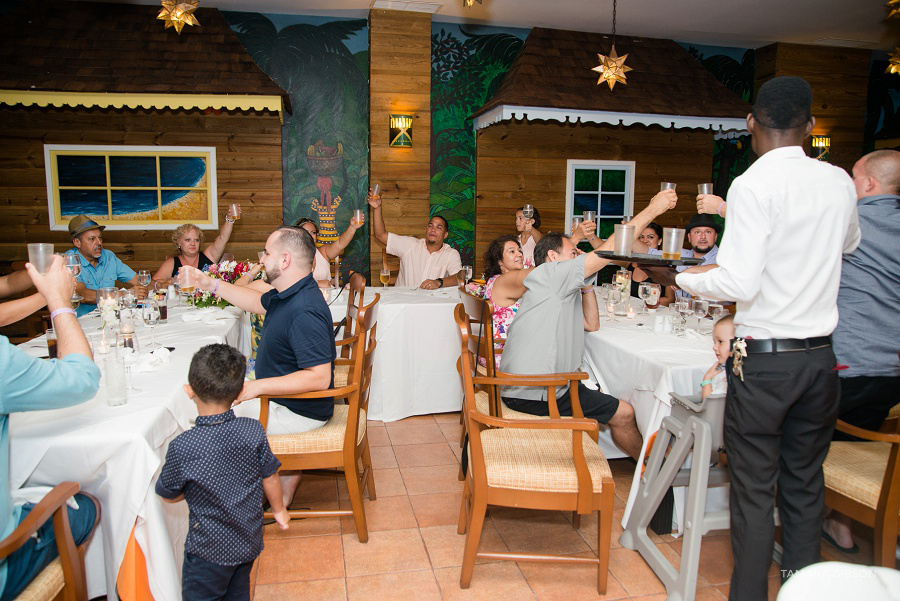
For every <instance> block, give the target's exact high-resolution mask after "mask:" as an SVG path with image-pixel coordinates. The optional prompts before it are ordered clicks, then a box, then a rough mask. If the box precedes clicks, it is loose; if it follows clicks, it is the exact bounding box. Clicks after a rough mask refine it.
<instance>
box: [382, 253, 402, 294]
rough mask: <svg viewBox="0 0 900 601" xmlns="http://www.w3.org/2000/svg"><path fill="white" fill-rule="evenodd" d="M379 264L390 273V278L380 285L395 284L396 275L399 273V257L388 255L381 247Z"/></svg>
mask: <svg viewBox="0 0 900 601" xmlns="http://www.w3.org/2000/svg"><path fill="white" fill-rule="evenodd" d="M381 266H382V267H383V268H384V269H387V270H388V271H390V273H391V279H389V280H388V283H387V284H382V286H385V285H387V286H394V285H396V284H397V276H398V275H400V257H397V256H395V255H389V254H388V252H387V249H386V248H382V249H381ZM379 281H380V280H379Z"/></svg>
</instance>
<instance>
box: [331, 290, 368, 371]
mask: <svg viewBox="0 0 900 601" xmlns="http://www.w3.org/2000/svg"><path fill="white" fill-rule="evenodd" d="M365 292H366V278H364V277H363V276H362V275H360V274H358V273H354V274H353V275H351V276H350V281H349V282H348V283H347V315H346V317H345V318H344V319H343V320H342V321H339V322H335V323H334V327H335V328H338V327H339V326H341V325H343V328H344V329H343V337H344V338H349V337H351V336H353V335H354V334H355V333H356V326H357V324H356V321H357V319H358V318H359V311H360V309H361V308H362V304H363V295H364V294H365ZM349 356H350V347H348V346H344V347H342V349H341V357H343V358H344V359H346V358H347V357H349ZM346 367H347V366H341V370H340V371H341V372H342V375H341V377H342V378H343V380H342V381H343V382H346V381H347V379H346V374H347V371H348V370H347V369H344V368H346ZM338 371H339V370H338V367H337V366H335V369H334V385H335V386H343V384H338Z"/></svg>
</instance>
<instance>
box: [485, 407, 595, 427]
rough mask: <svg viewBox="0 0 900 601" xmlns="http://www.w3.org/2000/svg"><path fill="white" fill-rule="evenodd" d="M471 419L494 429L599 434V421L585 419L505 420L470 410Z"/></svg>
mask: <svg viewBox="0 0 900 601" xmlns="http://www.w3.org/2000/svg"><path fill="white" fill-rule="evenodd" d="M469 417H470V418H471V419H473V420H474V421H476V422H478V423H480V424H484V425H485V426H492V427H494V428H521V429H524V430H579V431H581V432H599V430H600V425H599V424H598V423H597V420H594V419H585V418H581V419H578V418H568V417H567V418H566V419H553V418H542V419H503V418H501V417H492V416H490V415H485V414H483V413H479V412H478V411H475V410H472V409H470V410H469Z"/></svg>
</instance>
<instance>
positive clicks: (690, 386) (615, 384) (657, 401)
mask: <svg viewBox="0 0 900 601" xmlns="http://www.w3.org/2000/svg"><path fill="white" fill-rule="evenodd" d="M598 303H599V306H600V307H601V320H600V329H599V330H598V331H596V332H587V333H586V334H585V344H584V368H585V370H586V371H587V372H588V373H589V375H590V376H591V380H592V381H593V382H596V383H597V384H598V385H599V386H600V387H601V389H602V390H603V391H604V392H606V393H607V394H611V395H613V396H615V397H616V398H618V399H621V400H625V401H627V402H629V403H630V404H631V405H632V407H634V413H635V421H636V422H637V426H638V429H639V430H640V432H641V434H642V435H643V438H644V442H643V445H642V448H641V457H643V456H644V455H645V454H646V452H647V444H648V441H649V439H650V436H651V435H652V434H653V433H654V432H656V431H657V430H658V429H659V427H660V425H661V423H662V420H663V418H664V417H666V416H667V415H669V414H670V413H671V410H672V407H671V397H670V394H671V393H673V392H674V393H677V394H683V395H695V394H699V392H700V385H699V384H700V381H701V380H702V379H703V376H704V374H705V373H706V371H707V370H708V369H709V368H710V367H711V366H712V364H713V363H714V362H715V360H716V357H715V353H714V352H713V350H712V345H713V343H712V320H711V319H709V318H705V319H703V320H699V319H697V318H696V317H691V318H688V322H687V328H686V329H685V333H684V335H676V334H675V333H674V332H673V331H672V330H671V329H670V330H669V331H661V332H660V331H656V330H659V329H660V328H658V327H656V321H657V318H658V317H660V318H665V316H666V315H667V314H668V311H669V310H668V309H666V308H662V307H661V308H659V309H657V310H651V311H649V312H648V313H647V314H646V315H642V314H640V313H637V314H636V315H634V316H633V317H628V316H627V314H626V315H625V316H622V315H620V316H615V317H614V318H613V319H611V318H609V317H607V316H606V314H605V313H606V312H605V311H604V307H605V301H603V300H602V299H598ZM641 304H642V301H640V300H639V299H636V298H633V299H632V306H641ZM673 317H674V312H673V315H671V316H670V319H671V318H673ZM600 444H601V448H602V449H603V451H604V453H605V454H606V456H607V458H611V459H614V458H617V457H625V456H626V455H625V453H623V452H622V451H621V450H620V449H619V448H618V447H616V446H615V445H614V444H613V443H612V441H611V439H610V438H609V436H608V430H606V435H605V436H604V435H603V431H601V439H600ZM641 470H642V462H640V461H639V462H638V463H637V466H636V468H635V472H634V476H633V480H632V484H631V490H630V492H629V496H628V501H627V503H626V506H625V514H624V517H623V519H622V524H623V526H624V524H625V522H626V521H627V520H628V516H629V515H630V513H631V508H632V506H633V505H634V501H635V498H636V495H637V492H638V484H639V481H640V476H641ZM676 492H678V491H676ZM681 497H682V495H680V494H676V502H675V515H673V524H674V527H676V528H678V529H682V523H681V522H682V520H681V519H680V516H681V511H682V507H683V499H681ZM721 497H722V489H718V490H710V499H711V500H714V502H715V504H718V505H721V503H722V499H721Z"/></svg>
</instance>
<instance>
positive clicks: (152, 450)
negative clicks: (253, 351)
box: [9, 306, 250, 601]
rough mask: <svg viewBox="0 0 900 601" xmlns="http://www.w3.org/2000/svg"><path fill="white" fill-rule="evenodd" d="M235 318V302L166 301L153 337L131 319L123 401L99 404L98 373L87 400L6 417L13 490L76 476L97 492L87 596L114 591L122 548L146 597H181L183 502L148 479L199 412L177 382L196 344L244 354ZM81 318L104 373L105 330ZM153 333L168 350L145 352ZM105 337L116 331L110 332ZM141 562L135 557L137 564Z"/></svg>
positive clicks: (35, 347)
mask: <svg viewBox="0 0 900 601" xmlns="http://www.w3.org/2000/svg"><path fill="white" fill-rule="evenodd" d="M240 317H241V316H240V311H238V310H236V309H234V308H229V309H226V310H223V309H219V308H207V309H193V308H188V307H186V306H180V307H169V309H168V319H167V321H166V323H160V324H159V325H157V326H156V327H155V331H154V332H153V333H152V336H151V332H150V329H149V328H148V327H146V326H144V325H142V324H141V322H140V321H139V320H138V323H137V328H136V334H137V337H138V341H139V347H140V348H139V350H140V351H141V352H140V354H139V356H138V361H137V363H136V365H135V366H134V367H132V368H131V374H130V380H131V383H132V385H133V386H134V387H135V388H137V389H139V390H140V391H139V392H129V393H128V395H127V401H126V403H125V404H123V405H118V406H110V405H109V404H107V399H106V391H105V381H104V379H103V378H101V381H100V390H99V392H98V393H97V395H96V396H95V397H94V398H93V399H91V400H89V401H87V402H85V403H82V404H80V405H76V406H73V407H68V408H65V409H53V410H48V411H32V412H25V413H14V414H12V415H11V416H10V420H9V443H10V458H11V459H10V487H11V490H13V491H14V492H15V491H16V489H18V488H20V487H41V486H51V487H52V486H54V485H55V484H58V483H59V482H63V481H76V482H78V483H79V484H80V485H81V489H82V490H83V491H85V492H88V493H90V494H92V495H94V496H95V497H96V498H97V499H98V500H99V501H100V506H101V519H100V526H99V528H98V530H97V531H96V532H95V534H94V537H93V539H92V540H91V542H90V544H89V545H88V548H87V553H86V557H85V568H86V575H87V587H88V595H89V596H90V597H91V598H94V597H98V596H102V595H106V597H107V598H108V599H117V598H118V596H117V590H116V583H117V577H119V574H120V568H122V567H123V562H124V563H127V561H126V556H127V557H129V558H131V559H134V557H135V556H136V557H138V558H142V559H144V560H145V561H146V583H145V586H149V593H150V594H151V595H152V598H153V599H155V600H156V601H178V600H180V599H181V577H180V574H181V562H182V553H183V549H184V540H185V537H186V535H187V530H188V508H187V504H186V503H183V502H179V503H167V502H164V501H163V500H162V498H161V497H159V496H158V495H157V494H156V492H155V483H156V478H157V477H158V474H159V471H160V468H161V466H162V463H163V461H164V459H165V453H166V449H167V448H168V444H169V442H171V440H172V439H174V438H175V436H177V435H178V434H180V433H181V432H183V431H185V430H187V429H188V428H190V427H191V426H192V424H193V421H194V419H195V418H196V416H197V410H196V407H195V405H194V403H193V402H192V401H191V400H190V399H189V398H188V397H187V395H186V394H185V392H184V390H183V385H184V384H185V383H186V382H187V373H188V368H189V366H190V361H191V358H192V356H193V355H194V353H195V352H196V351H197V350H199V349H200V348H201V347H202V346H204V345H207V344H212V343H227V344H230V345H232V346H235V347H237V348H238V349H240V350H241V351H242V352H244V353H245V354H246V353H249V351H250V340H249V330H248V329H247V328H246V327H243V326H242V320H241V319H240ZM79 322H80V323H81V325H82V329H83V330H84V331H85V333H86V334H87V335H88V337H89V339H90V340H91V342H92V345H93V347H94V350H95V351H97V353H96V354H95V355H94V359H95V361H96V362H97V364H98V365H99V366H100V368H101V372H102V373H105V369H106V368H105V358H106V357H107V356H109V355H103V354H100V352H99V351H101V350H102V349H101V348H100V347H101V346H102V343H101V340H102V338H103V334H101V329H100V326H101V320H100V317H99V315H97V314H96V312H94V313H90V314H88V315H85V316H82V317H81V318H80V319H79ZM151 338H153V339H155V341H156V342H157V343H158V344H159V345H160V346H161V347H169V348H170V349H172V350H171V351H169V350H168V349H166V351H159V350H157V351H155V352H152V354H151V350H152V349H150V348H149V347H150V345H151ZM109 340H113V341H114V340H115V334H114V333H111V334H110V338H109ZM20 348H22V349H23V350H24V351H25V352H26V353H28V354H30V355H32V356H37V357H39V356H45V355H46V354H47V343H46V339H45V338H44V337H43V336H41V337H39V338H36V339H34V340H31V341H29V342H26V343H23V344H22V345H20ZM135 543H136V545H137V546H138V547H139V549H135V548H134V545H135ZM143 568H144V566H143V565H139V566H138V567H137V571H138V572H142V570H143ZM141 579H143V578H141ZM124 594H125V593H124V592H123V595H124ZM133 597H134V598H142V595H140V594H137V593H136V594H134V595H133Z"/></svg>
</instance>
